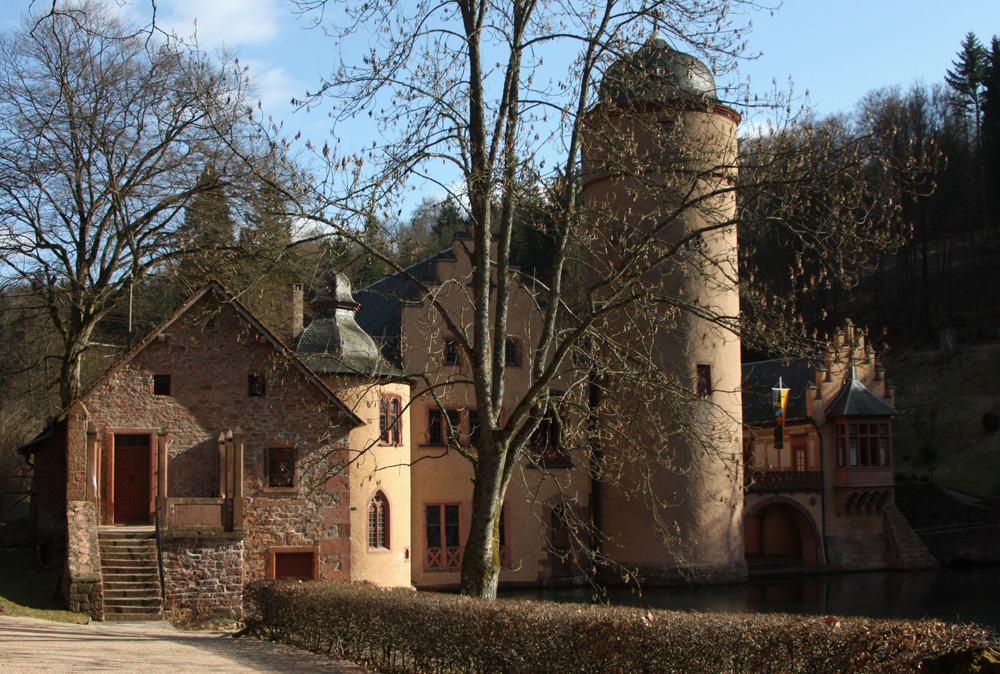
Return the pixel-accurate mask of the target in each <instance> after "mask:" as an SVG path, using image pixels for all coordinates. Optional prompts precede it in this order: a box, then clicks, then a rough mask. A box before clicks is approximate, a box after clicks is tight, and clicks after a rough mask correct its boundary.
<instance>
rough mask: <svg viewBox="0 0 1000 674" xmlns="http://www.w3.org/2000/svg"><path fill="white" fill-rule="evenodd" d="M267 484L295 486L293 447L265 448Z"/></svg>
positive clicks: (272, 485)
mask: <svg viewBox="0 0 1000 674" xmlns="http://www.w3.org/2000/svg"><path fill="white" fill-rule="evenodd" d="M267 486H268V487H294V486H295V449H294V448H293V447H268V448H267Z"/></svg>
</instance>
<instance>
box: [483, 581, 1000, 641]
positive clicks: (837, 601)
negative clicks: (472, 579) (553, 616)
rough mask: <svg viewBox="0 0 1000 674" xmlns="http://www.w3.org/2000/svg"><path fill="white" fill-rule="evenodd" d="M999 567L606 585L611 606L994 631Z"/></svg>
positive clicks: (558, 597) (585, 595) (563, 596)
mask: <svg viewBox="0 0 1000 674" xmlns="http://www.w3.org/2000/svg"><path fill="white" fill-rule="evenodd" d="M592 595H593V591H592V590H591V589H589V588H573V589H546V590H535V591H529V590H518V591H505V592H502V593H501V596H505V597H520V598H532V599H545V600H548V601H563V602H589V601H591V598H592ZM998 596H1000V567H977V568H972V569H942V570H938V571H911V572H898V571H897V572H893V571H880V572H870V573H844V574H835V575H827V576H810V577H803V578H791V579H787V578H786V579H780V580H779V579H768V580H753V581H751V582H750V583H748V584H746V585H732V586H726V587H707V588H670V589H646V590H643V592H642V595H641V596H640V595H637V594H634V593H631V592H629V591H628V590H619V589H609V590H608V601H609V602H610V603H611V604H612V605H617V606H645V607H651V608H663V609H670V610H675V611H749V612H757V613H773V612H779V613H806V614H814V615H847V616H869V617H879V618H939V619H942V620H958V621H963V622H978V623H981V624H984V625H989V626H990V627H992V628H993V629H994V630H995V631H998V632H1000V603H998V602H997V600H996V598H997V597H998Z"/></svg>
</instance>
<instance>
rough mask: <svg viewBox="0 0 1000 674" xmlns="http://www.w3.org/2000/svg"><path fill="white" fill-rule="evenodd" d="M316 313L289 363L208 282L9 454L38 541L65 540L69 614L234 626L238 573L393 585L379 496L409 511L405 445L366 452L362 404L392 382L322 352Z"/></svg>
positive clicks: (335, 351)
mask: <svg viewBox="0 0 1000 674" xmlns="http://www.w3.org/2000/svg"><path fill="white" fill-rule="evenodd" d="M299 295H301V293H299ZM348 296H349V291H348ZM320 305H321V307H320V314H319V317H318V319H317V320H316V321H314V325H313V326H310V328H311V329H310V330H309V331H307V332H306V334H305V335H304V336H303V339H302V340H300V343H301V344H303V345H306V348H308V346H309V345H312V350H311V351H310V352H308V353H306V354H304V355H303V358H299V357H297V356H296V355H295V354H294V353H293V352H292V351H291V350H290V349H289V348H288V347H287V346H286V345H285V343H284V342H282V341H281V340H280V339H279V338H278V337H277V336H276V335H274V334H273V333H271V332H270V331H269V330H268V329H267V328H266V327H265V326H263V325H262V324H261V323H260V322H259V321H258V320H257V319H256V318H255V317H254V316H253V315H252V314H251V313H250V312H249V311H248V310H247V309H245V308H244V307H243V306H242V305H241V304H240V303H239V302H238V301H237V300H235V299H234V298H233V297H232V296H231V295H230V294H229V293H228V292H227V291H226V290H225V289H224V288H223V287H222V286H221V285H219V284H218V283H217V282H214V281H213V282H210V283H209V284H208V285H206V286H205V287H204V288H202V289H201V290H200V291H199V292H197V293H196V294H195V295H193V296H192V297H191V298H190V299H188V300H187V301H186V302H185V303H184V304H183V305H182V306H181V307H180V308H179V309H177V311H175V312H174V313H173V314H172V315H171V316H170V317H169V318H168V319H167V320H166V321H165V322H164V323H162V324H161V325H160V326H158V327H157V328H155V329H154V330H153V331H152V332H151V333H150V334H149V335H147V336H146V338H145V339H143V340H142V341H141V342H140V343H139V344H138V345H136V347H135V348H133V349H132V350H131V351H129V353H128V354H126V355H125V356H124V357H123V358H122V359H121V360H119V361H118V362H117V363H115V364H114V365H113V366H112V367H111V368H110V369H109V370H108V371H107V372H105V373H104V374H103V375H102V376H101V377H99V378H98V379H97V380H95V381H94V382H93V383H92V384H91V385H90V386H88V387H87V388H86V389H85V390H84V391H83V392H82V393H81V394H80V396H79V397H78V398H77V399H76V400H75V401H74V402H73V403H72V404H71V405H70V406H69V407H68V408H67V409H66V410H64V411H63V413H62V414H61V415H60V416H59V418H58V420H57V421H55V422H54V423H53V424H51V426H50V427H49V428H48V429H47V430H46V431H45V432H44V433H43V434H42V435H41V436H39V438H37V439H36V440H34V441H33V442H31V443H29V444H28V445H26V446H25V447H23V448H22V451H23V452H24V453H25V454H26V455H30V456H31V457H32V459H33V462H34V473H35V490H36V493H37V495H36V498H35V499H34V500H33V507H34V510H35V513H34V515H35V516H34V520H35V527H36V536H37V537H38V538H40V539H42V540H46V539H55V540H57V541H58V540H60V539H63V540H65V541H66V559H67V573H66V576H65V580H66V588H65V591H66V593H67V597H68V598H69V601H70V605H71V607H72V608H74V609H78V610H83V611H87V612H90V613H91V614H92V615H94V616H95V617H98V618H109V619H112V618H113V619H124V618H129V617H131V618H135V617H139V616H144V615H147V616H148V615H159V614H160V609H161V603H162V605H164V606H165V608H166V609H167V610H170V611H175V612H177V611H190V612H195V613H197V612H208V613H219V612H224V613H231V614H236V615H238V614H239V613H240V611H241V607H242V591H241V588H242V587H243V585H244V584H245V583H246V582H248V581H249V580H251V579H254V578H282V577H298V578H320V579H343V580H348V579H350V580H359V581H360V580H370V581H377V582H379V583H380V584H383V585H409V582H410V579H409V576H410V572H409V568H408V565H407V563H406V562H407V557H408V550H407V543H406V541H407V539H408V538H409V528H408V526H407V518H405V517H403V518H399V519H398V521H397V520H396V518H393V529H392V530H388V529H386V530H378V524H379V523H380V522H382V523H386V524H387V523H388V520H387V519H386V512H387V511H388V508H391V507H392V506H393V505H394V501H395V504H396V505H397V506H399V504H400V503H402V504H403V505H401V506H399V507H400V509H401V510H404V511H405V510H406V509H407V508H408V501H409V492H408V489H409V468H408V464H407V460H406V458H407V457H408V455H409V451H408V438H401V440H400V442H399V443H381V442H379V441H378V439H379V436H380V434H379V432H378V428H379V407H378V401H379V400H380V396H381V395H383V394H391V393H395V392H403V393H406V392H408V384H406V383H399V381H398V379H399V378H398V373H395V372H393V371H392V370H391V369H389V368H386V369H385V371H378V370H375V369H374V368H373V365H374V361H371V360H366V359H365V354H364V353H363V351H362V352H352V351H350V350H348V351H346V352H345V350H344V349H343V348H341V347H342V346H343V342H344V341H347V340H343V339H341V340H338V339H333V338H331V339H326V340H325V341H323V340H321V338H320V337H319V334H318V333H319V332H320V331H321V330H322V328H323V327H324V325H323V324H324V321H332V322H333V323H336V322H337V317H336V316H334V317H333V318H328V317H326V316H324V314H323V313H322V312H323V311H325V310H326V309H327V306H326V305H324V304H323V298H321V300H320ZM329 308H331V309H332V310H333V312H334V313H337V312H344V313H348V312H349V311H350V309H349V308H348V309H344V308H341V307H340V305H336V306H331V307H329ZM340 318H341V319H342V320H341V322H342V323H349V322H350V320H349V318H350V317H340ZM354 328H355V329H357V326H356V324H355V325H354ZM349 331H350V330H349V327H348V330H345V331H344V333H348V332H349ZM358 332H359V333H360V330H358ZM327 336H329V335H327ZM289 337H291V336H289ZM321 341H322V342H323V343H322V345H321V346H320V342H321ZM360 341H363V340H356V341H355V342H352V343H351V345H352V346H355V345H357V343H358V342H360ZM368 344H369V345H370V346H371V349H372V350H373V351H374V345H371V340H370V339H369V340H368ZM376 353H377V352H376ZM321 355H324V356H325V360H323V362H320V358H321ZM305 360H309V361H310V362H311V363H312V365H313V367H315V368H316V370H315V371H314V370H313V369H311V368H310V367H309V366H307V365H306V364H305ZM352 367H355V368H356V371H351V368H352ZM362 368H369V369H368V370H367V372H365V374H361V373H360V371H361V369H362ZM317 372H319V373H321V374H317ZM373 382H379V385H378V386H377V387H373V385H372V383H373ZM331 386H336V391H335V390H334V389H333V388H331ZM403 421H404V422H405V418H404V419H403ZM362 449H363V450H364V451H363V458H361V459H359V454H362V452H361V451H360V450H362ZM372 464H379V465H380V466H382V467H384V468H385V469H384V470H381V471H378V472H377V473H376V472H375V471H373V470H372ZM373 475H377V477H375V478H374V479H373ZM372 504H374V505H375V510H376V513H375V515H376V517H375V518H374V519H375V521H376V529H377V530H376V532H375V535H376V540H375V542H374V545H370V546H366V545H365V539H364V538H363V537H358V536H354V537H352V533H351V532H352V530H356V531H364V530H365V524H366V522H365V518H366V516H367V514H368V513H369V509H370V506H371V505H372ZM380 508H384V510H383V511H382V512H381V514H380V513H379V512H378V511H379V509H380ZM380 517H381V518H382V519H379V518H380ZM154 533H155V534H156V535H157V538H158V539H159V540H156V539H155V538H154ZM388 541H395V542H396V544H397V545H396V550H395V551H394V552H393V554H392V555H391V556H388V555H386V554H383V553H385V552H388V548H387V547H386V546H387V544H388V543H387V542H388ZM157 543H159V546H160V548H161V551H162V552H161V553H160V554H159V555H158V554H157ZM352 546H353V547H352ZM358 550H360V551H361V552H360V553H359V552H358ZM352 553H353V554H352ZM158 558H159V559H160V560H162V564H161V565H160V566H161V567H162V571H159V569H158V564H157V561H158ZM160 573H162V576H160ZM161 590H162V597H161ZM161 599H162V602H161Z"/></svg>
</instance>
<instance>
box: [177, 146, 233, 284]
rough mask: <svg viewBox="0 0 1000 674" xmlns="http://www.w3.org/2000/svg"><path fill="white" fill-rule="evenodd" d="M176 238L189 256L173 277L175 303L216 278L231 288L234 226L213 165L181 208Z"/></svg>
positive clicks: (228, 203)
mask: <svg viewBox="0 0 1000 674" xmlns="http://www.w3.org/2000/svg"><path fill="white" fill-rule="evenodd" d="M179 235H180V236H181V237H182V240H183V241H184V242H185V244H186V245H185V247H187V248H190V249H191V251H192V252H191V253H190V254H188V255H186V256H185V257H183V258H181V259H180V260H179V261H178V263H177V267H176V271H175V273H174V283H173V291H174V292H173V293H172V294H174V295H176V297H174V299H175V300H176V299H179V298H183V297H186V296H187V295H189V294H190V293H192V292H193V291H195V290H197V289H198V288H200V287H201V286H203V285H204V284H205V283H206V282H207V281H208V280H209V279H211V278H217V279H219V280H220V281H222V283H224V284H227V285H231V284H232V282H233V281H235V280H236V253H235V250H234V246H235V243H236V224H235V222H234V221H233V212H232V206H231V204H230V199H229V195H228V194H227V193H226V189H225V187H224V184H223V180H222V177H221V176H220V175H219V174H218V172H217V171H216V170H215V167H214V166H212V165H207V166H205V168H204V170H203V171H202V172H201V175H200V176H199V177H198V185H197V188H196V190H195V195H194V196H193V197H192V198H191V201H190V202H189V203H188V205H187V206H186V207H185V208H184V225H183V226H182V227H181V229H180V232H179Z"/></svg>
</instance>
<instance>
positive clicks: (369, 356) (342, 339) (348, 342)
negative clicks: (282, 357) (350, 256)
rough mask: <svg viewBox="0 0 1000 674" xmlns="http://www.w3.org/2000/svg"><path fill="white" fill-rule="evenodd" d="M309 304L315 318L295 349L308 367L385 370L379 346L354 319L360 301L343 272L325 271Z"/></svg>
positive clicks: (324, 371) (325, 370)
mask: <svg viewBox="0 0 1000 674" xmlns="http://www.w3.org/2000/svg"><path fill="white" fill-rule="evenodd" d="M309 306H310V308H311V309H312V310H313V314H314V318H313V321H312V323H310V324H309V326H308V327H307V328H306V329H305V330H304V331H303V332H302V337H301V338H300V339H299V344H298V348H296V350H295V351H296V354H297V355H298V356H299V357H300V358H302V360H303V361H305V363H306V364H307V365H308V366H309V367H310V368H312V369H313V370H314V371H316V372H318V373H320V374H338V373H341V374H346V373H352V374H365V375H374V374H383V373H384V372H383V370H385V369H386V367H387V365H386V363H384V362H383V361H382V358H381V355H380V354H379V350H378V347H377V346H376V345H375V342H374V340H372V338H371V337H370V336H369V335H368V333H367V332H365V331H364V330H362V329H361V326H360V325H358V322H357V320H355V317H354V314H355V313H356V312H357V311H358V309H360V305H358V303H357V302H355V301H354V297H353V296H352V295H351V283H350V281H348V280H347V277H346V276H344V275H343V274H341V273H338V272H335V271H333V270H332V269H328V270H327V271H326V272H324V274H323V278H322V279H321V281H320V286H319V288H318V289H317V291H316V296H315V297H314V298H313V301H312V302H310V303H309Z"/></svg>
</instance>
